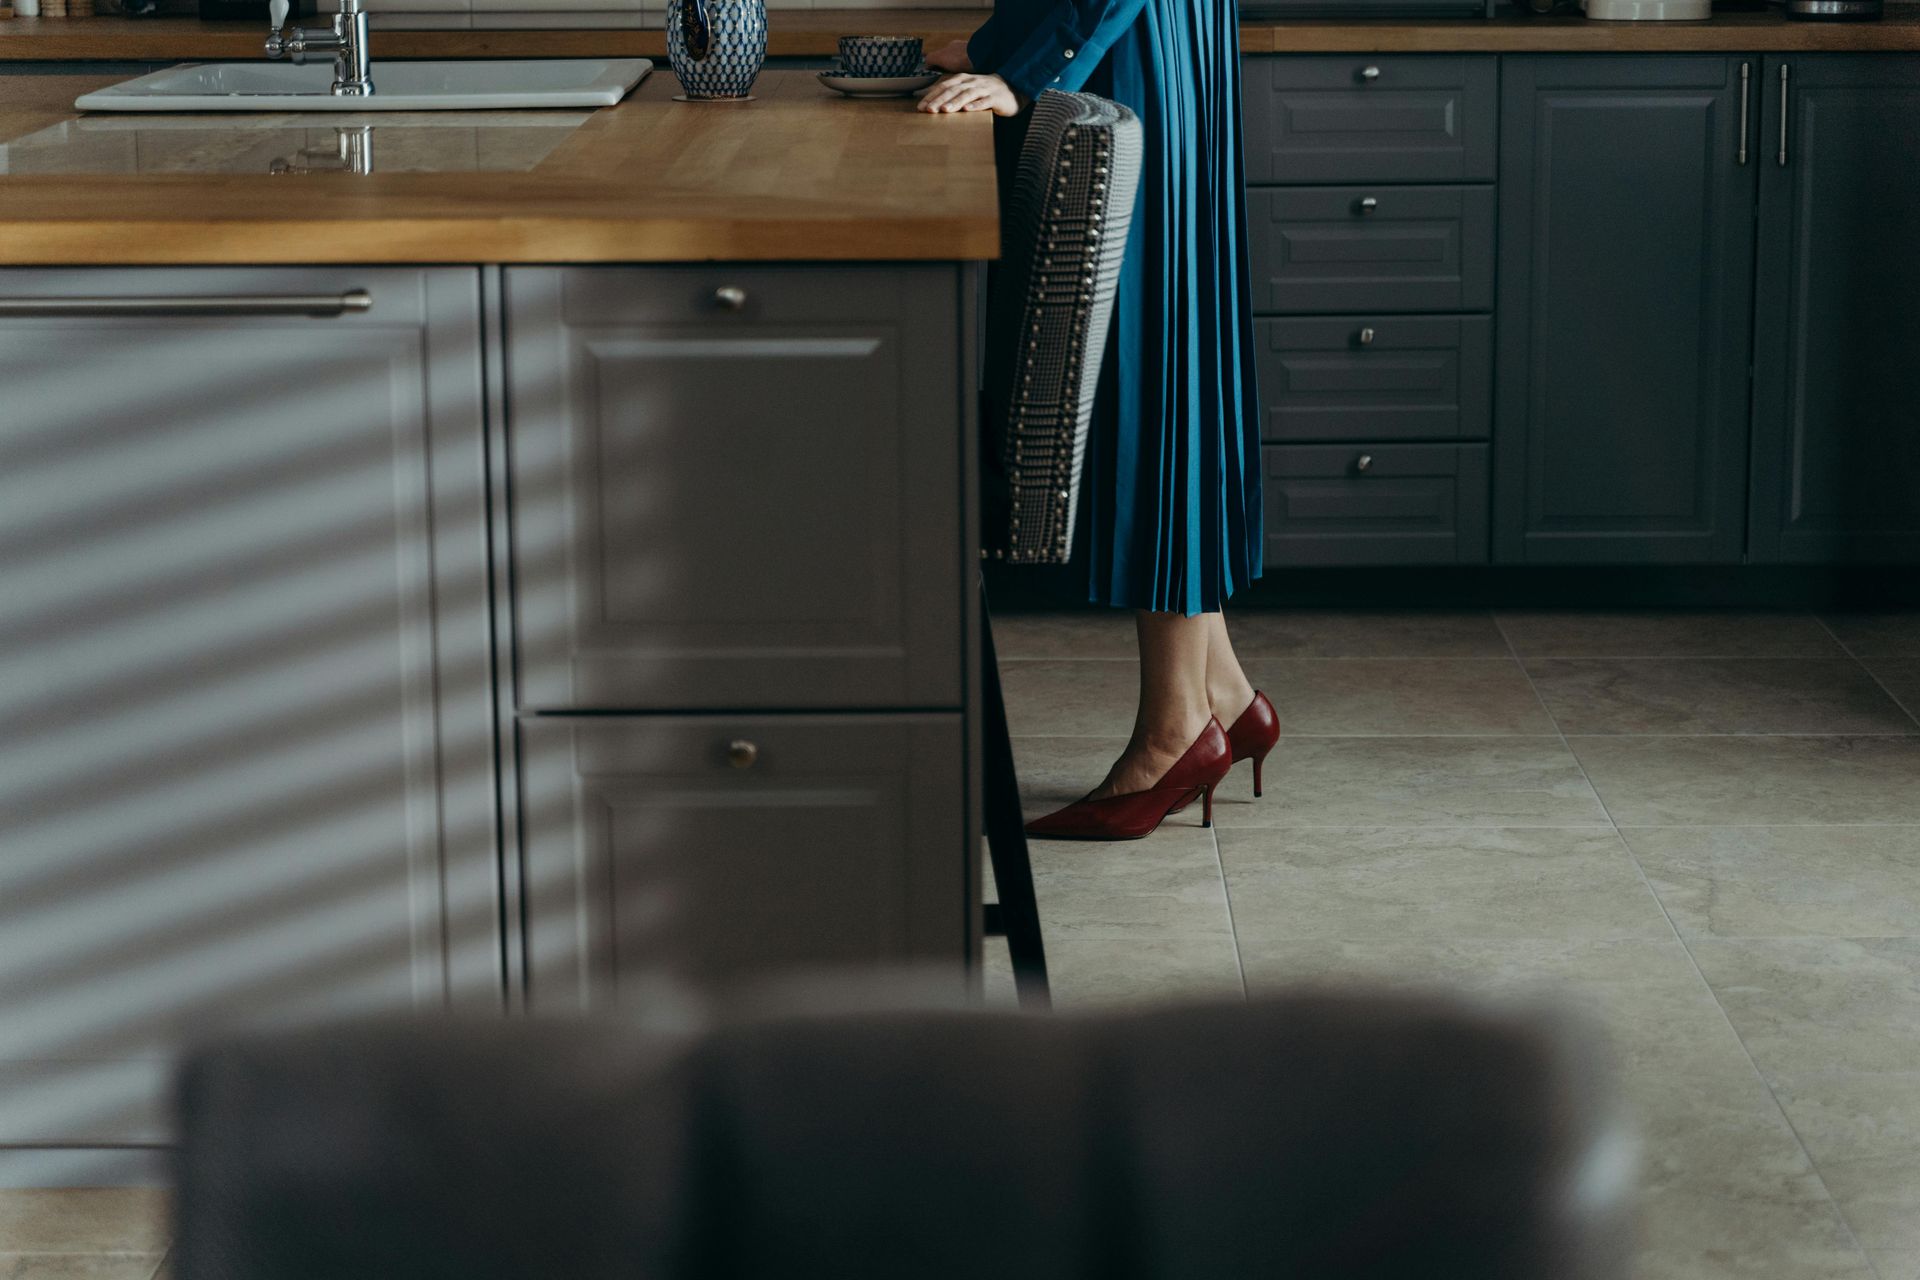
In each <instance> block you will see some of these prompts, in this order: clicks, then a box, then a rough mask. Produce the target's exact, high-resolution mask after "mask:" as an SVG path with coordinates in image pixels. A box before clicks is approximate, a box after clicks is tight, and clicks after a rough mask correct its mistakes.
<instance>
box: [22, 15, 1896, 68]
mask: <svg viewBox="0 0 1920 1280" xmlns="http://www.w3.org/2000/svg"><path fill="white" fill-rule="evenodd" d="M323 7H327V6H323ZM985 17H986V12H985V11H984V10H983V9H809V10H797V11H796V10H786V9H775V10H774V11H773V12H771V13H770V14H769V15H768V33H767V53H768V54H769V56H772V57H776V58H780V57H799V58H823V57H831V56H833V54H834V53H835V51H836V41H837V39H838V37H840V36H842V35H848V34H852V33H855V32H859V33H881V34H898V35H915V36H919V37H921V38H922V39H923V40H925V41H926V42H927V45H928V47H929V48H932V47H937V46H938V45H941V44H944V43H946V42H947V41H949V40H963V39H965V38H966V37H967V36H968V35H970V34H972V32H973V31H974V29H975V28H977V27H978V26H979V25H980V23H981V22H982V21H984V20H985ZM403 22H404V19H396V20H395V23H396V24H398V23H403ZM257 27H258V24H254V23H245V22H204V21H201V20H200V19H198V18H185V17H181V18H149V19H128V18H113V17H101V18H92V19H87V20H83V21H72V20H67V19H59V18H16V19H14V20H12V21H10V22H0V62H7V61H69V60H71V61H84V60H90V59H117V60H123V61H138V60H151V61H167V60H193V59H207V58H254V57H258V56H259V53H260V40H261V36H262V32H261V31H260V30H258V29H257ZM374 29H375V32H376V40H375V44H374V53H375V56H376V57H386V58H568V57H574V58H585V57H596V58H601V57H644V58H660V57H663V56H665V53H666V36H665V34H664V33H663V32H661V31H660V30H659V29H658V28H654V29H647V30H638V29H632V28H627V29H619V30H606V31H596V30H587V29H580V30H561V31H531V30H529V31H519V30H514V31H488V30H465V31H461V30H441V31H409V30H404V29H401V28H400V27H399V26H398V25H389V26H385V27H384V28H383V26H382V21H381V18H380V17H379V16H378V15H376V16H375V18H374ZM1240 47H1241V50H1242V51H1243V52H1245V53H1521V52H1526V53H1583V52H1584V53H1628V52H1641V53H1722V52H1734V53H1814V52H1847V51H1852V52H1907V51H1913V50H1920V5H1906V4H1902V5H1892V6H1889V8H1888V10H1887V16H1886V17H1885V18H1884V19H1882V20H1881V21H1878V22H1862V23H1844V22H1843V23H1830V22H1795V21H1789V20H1787V19H1786V18H1784V17H1782V16H1781V13H1780V11H1779V9H1777V8H1770V7H1763V6H1758V5H1756V6H1754V7H1752V8H1741V9H1732V10H1724V11H1721V12H1717V13H1716V14H1715V15H1714V17H1713V19H1712V20H1711V21H1709V22H1590V21H1588V20H1587V19H1586V18H1583V17H1580V16H1578V15H1571V14H1570V15H1564V16H1559V15H1557V16H1554V17H1536V16H1532V15H1525V14H1518V13H1515V14H1511V15H1507V16H1503V17H1499V18H1494V19H1492V20H1478V19H1455V20H1442V21H1435V20H1430V19H1429V20H1420V19H1395V18H1377V19H1343V20H1305V19H1294V20H1275V19H1261V18H1258V17H1250V18H1247V19H1246V20H1244V21H1243V22H1242V23H1241V24H1240Z"/></svg>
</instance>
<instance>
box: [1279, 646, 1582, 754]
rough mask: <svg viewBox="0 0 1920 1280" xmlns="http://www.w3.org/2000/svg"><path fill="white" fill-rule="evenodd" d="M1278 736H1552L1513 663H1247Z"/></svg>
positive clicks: (1445, 660) (1429, 660)
mask: <svg viewBox="0 0 1920 1280" xmlns="http://www.w3.org/2000/svg"><path fill="white" fill-rule="evenodd" d="M1245 666H1246V672H1247V678H1248V679H1249V680H1251V681H1252V682H1253V684H1254V686H1255V687H1256V688H1259V689H1263V690H1265V691H1266V694H1267V696H1268V697H1269V698H1271V699H1273V704H1274V709H1275V710H1277V711H1278V712H1279V713H1280V729H1281V732H1282V733H1299V734H1332V735H1339V736H1352V735H1361V734H1504V733H1521V734H1525V733H1536V734H1539V733H1553V732H1554V724H1553V720H1552V718H1551V717H1549V716H1548V715H1547V713H1546V709H1545V708H1544V707H1542V706H1541V705H1540V699H1539V698H1538V697H1536V696H1535V695H1534V692H1533V687H1532V686H1531V685H1530V684H1529V683H1528V682H1527V677H1526V673H1525V672H1523V671H1522V670H1521V669H1520V665H1519V664H1518V663H1516V662H1515V661H1514V660H1513V659H1511V658H1311V659H1270V658H1249V659H1247V660H1246V663H1245Z"/></svg>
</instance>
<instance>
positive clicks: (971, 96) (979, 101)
mask: <svg viewBox="0 0 1920 1280" xmlns="http://www.w3.org/2000/svg"><path fill="white" fill-rule="evenodd" d="M1025 106H1026V104H1025V103H1024V102H1022V101H1020V98H1019V95H1017V94H1015V93H1014V91H1013V90H1012V89H1011V88H1009V87H1008V85H1007V82H1006V81H1005V80H1002V79H1001V78H1000V77H999V76H980V75H974V74H972V73H971V72H961V73H960V74H959V75H952V76H948V77H947V78H946V79H945V80H942V81H941V82H940V83H939V84H936V85H935V86H933V88H931V89H929V90H927V94H926V96H925V97H924V98H922V99H920V109H921V110H922V111H931V112H933V113H934V114H936V115H944V114H946V113H948V112H952V111H991V112H993V114H995V115H997V116H1017V115H1019V114H1020V111H1021V109H1022V108H1023V107H1025Z"/></svg>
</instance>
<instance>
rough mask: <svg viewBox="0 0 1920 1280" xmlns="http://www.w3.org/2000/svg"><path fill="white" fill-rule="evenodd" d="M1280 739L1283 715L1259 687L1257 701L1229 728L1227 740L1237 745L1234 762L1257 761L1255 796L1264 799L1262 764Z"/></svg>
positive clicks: (1254, 695)
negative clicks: (1261, 796) (1261, 779)
mask: <svg viewBox="0 0 1920 1280" xmlns="http://www.w3.org/2000/svg"><path fill="white" fill-rule="evenodd" d="M1278 741H1280V714H1279V712H1277V711H1275V710H1274V709H1273V704H1272V703H1271V702H1268V701H1267V695H1266V694H1264V693H1262V692H1260V691H1259V690H1258V689H1255V690H1254V691H1253V701H1252V702H1249V703H1248V704H1247V709H1246V710H1245V711H1242V712H1241V713H1240V715H1239V716H1238V717H1237V718H1236V719H1235V720H1234V722H1233V727H1232V728H1231V729H1228V730H1227V742H1228V744H1229V745H1230V746H1232V747H1233V762H1234V763H1235V764H1239V763H1240V762H1241V761H1242V760H1251V761H1253V796H1254V799H1256V800H1257V799H1259V798H1260V766H1261V765H1263V764H1265V763H1266V762H1267V752H1269V751H1271V750H1273V744H1274V743H1276V742H1278Z"/></svg>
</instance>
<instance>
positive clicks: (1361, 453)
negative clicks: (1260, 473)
mask: <svg viewBox="0 0 1920 1280" xmlns="http://www.w3.org/2000/svg"><path fill="white" fill-rule="evenodd" d="M1262 452H1263V453H1264V455H1265V462H1266V532H1267V564H1268V566H1269V567H1270V568H1275V569H1284V568H1289V567H1293V566H1307V565H1408V564H1485V563H1486V560H1487V447H1486V446H1485V445H1479V444H1468V445H1451V444H1384V445H1304V444H1296V445H1269V446H1267V447H1266V449H1264V450H1262Z"/></svg>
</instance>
